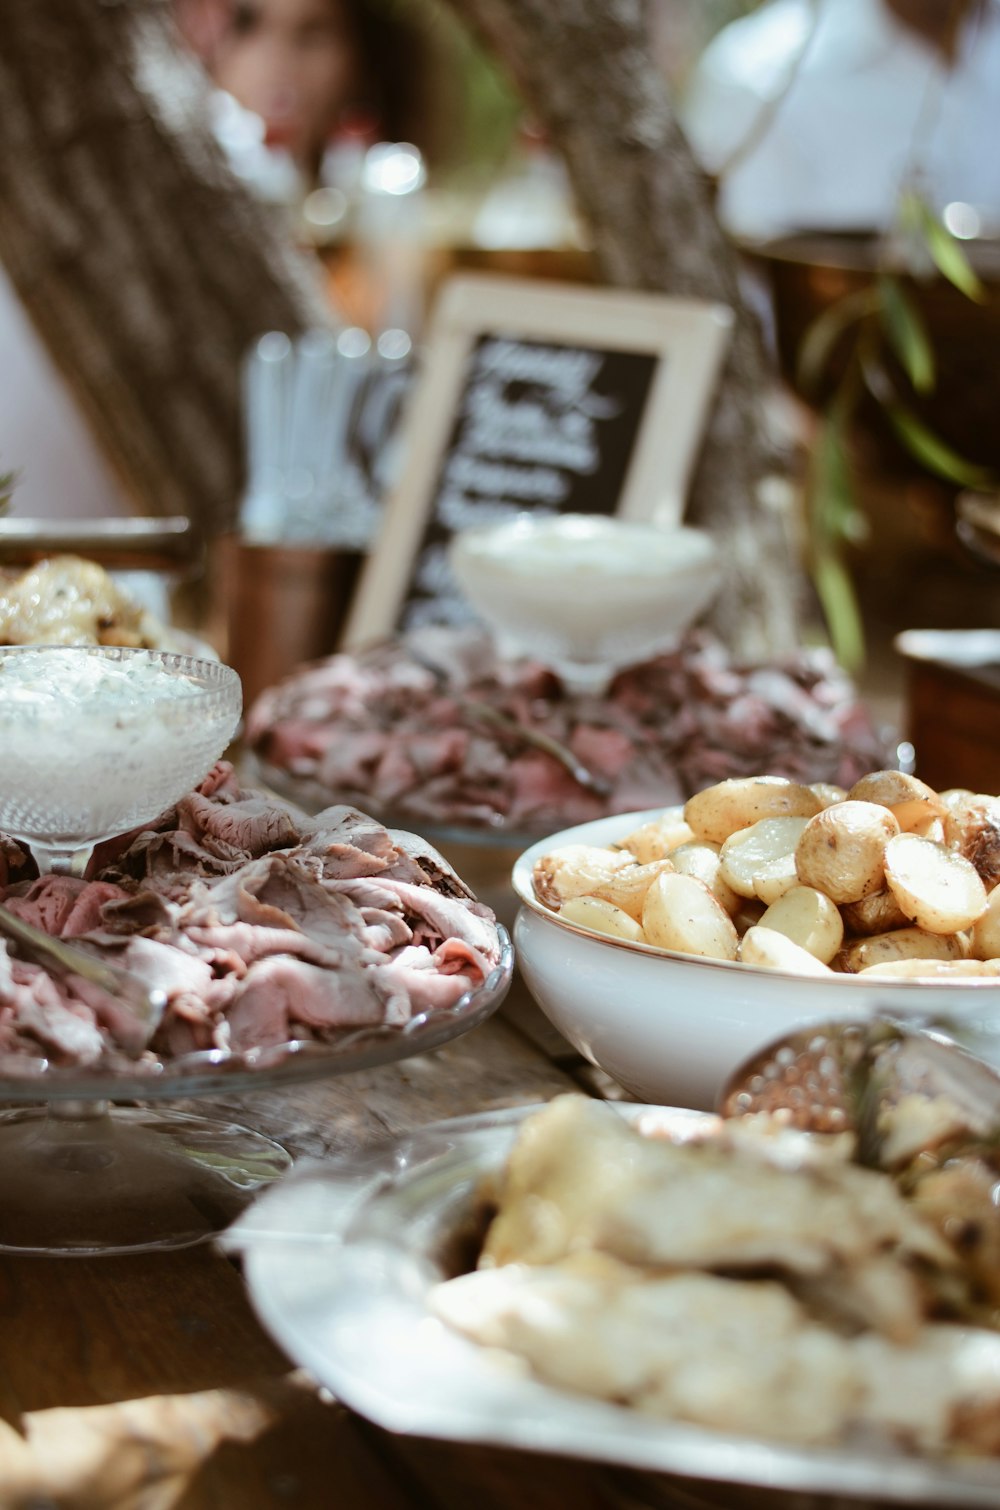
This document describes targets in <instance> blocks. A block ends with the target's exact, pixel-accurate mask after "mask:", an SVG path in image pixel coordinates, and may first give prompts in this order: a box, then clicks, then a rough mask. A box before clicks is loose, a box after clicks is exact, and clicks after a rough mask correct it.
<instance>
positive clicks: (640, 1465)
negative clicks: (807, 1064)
mask: <svg viewBox="0 0 1000 1510" xmlns="http://www.w3.org/2000/svg"><path fill="white" fill-rule="evenodd" d="M535 1109H536V1108H534V1107H524V1108H515V1109H512V1110H506V1111H499V1112H490V1113H486V1114H482V1115H478V1116H472V1117H462V1118H458V1119H456V1120H454V1121H450V1122H440V1123H436V1124H434V1125H432V1126H430V1127H427V1128H424V1129H422V1130H420V1131H419V1132H416V1133H413V1134H411V1135H410V1136H408V1137H404V1138H401V1139H398V1140H396V1141H395V1142H394V1143H392V1144H389V1145H382V1146H381V1147H380V1148H378V1149H376V1150H375V1151H373V1152H369V1153H367V1154H363V1155H359V1156H358V1157H357V1158H356V1159H353V1160H352V1159H338V1160H335V1161H333V1162H331V1163H328V1164H324V1165H322V1166H314V1167H313V1168H311V1169H309V1170H305V1171H303V1172H301V1173H298V1174H293V1175H292V1176H291V1177H289V1178H286V1179H285V1180H283V1181H281V1182H280V1183H279V1184H277V1185H276V1186H274V1187H273V1188H272V1189H271V1190H270V1191H269V1192H268V1193H267V1194H265V1195H263V1196H261V1197H258V1199H257V1200H256V1201H255V1202H254V1203H253V1204H252V1205H251V1206H250V1207H249V1209H248V1210H247V1211H245V1212H244V1213H243V1215H242V1216H241V1217H240V1218H239V1220H238V1221H237V1222H236V1223H235V1224H234V1225H233V1226H232V1227H231V1228H230V1229H229V1231H228V1232H227V1233H226V1234H224V1236H223V1239H222V1241H223V1243H224V1244H225V1245H226V1246H228V1247H229V1248H231V1249H233V1250H235V1251H239V1252H242V1253H243V1255H244V1259H245V1273H246V1276H247V1279H248V1283H249V1286H250V1294H251V1298H252V1300H253V1302H254V1305H255V1307H256V1309H257V1312H258V1314H259V1316H260V1318H261V1320H262V1321H263V1323H264V1325H265V1326H266V1327H267V1328H268V1329H269V1330H270V1332H271V1333H272V1335H273V1336H274V1337H275V1338H276V1339H277V1341H278V1342H279V1343H280V1345H281V1346H282V1347H283V1348H284V1349H285V1351H286V1352H287V1353H288V1355H289V1356H290V1357H291V1358H293V1359H294V1360H295V1361H296V1362H297V1363H299V1364H301V1365H302V1366H304V1367H305V1368H307V1369H308V1370H309V1371H310V1372H311V1373H312V1375H313V1376H314V1377H315V1378H316V1379H317V1380H319V1381H320V1382H321V1383H322V1384H325V1385H326V1386H327V1387H328V1388H329V1389H330V1390H331V1391H332V1392H333V1393H334V1395H335V1396H336V1397H337V1399H338V1400H339V1401H340V1402H341V1403H342V1404H344V1405H346V1406H347V1407H349V1408H350V1409H352V1410H356V1411H358V1412H360V1413H361V1414H362V1415H364V1416H366V1417H368V1418H369V1419H370V1420H372V1421H373V1422H375V1424H376V1425H378V1426H380V1427H382V1428H384V1429H386V1430H389V1431H395V1432H405V1433H410V1434H414V1435H418V1436H428V1437H437V1438H441V1439H443V1440H447V1441H456V1442H476V1443H480V1444H484V1445H491V1446H502V1447H513V1448H517V1449H521V1450H528V1451H537V1452H545V1453H556V1454H563V1455H568V1456H572V1457H577V1458H586V1459H590V1460H593V1461H596V1462H599V1463H605V1464H612V1465H617V1466H618V1467H619V1468H626V1469H633V1470H639V1471H641V1472H643V1473H671V1474H676V1475H681V1476H683V1477H684V1478H685V1479H694V1480H700V1481H702V1482H703V1483H705V1484H706V1485H720V1484H723V1485H732V1486H741V1487H746V1486H756V1487H758V1488H761V1489H766V1490H767V1492H768V1494H769V1496H770V1498H769V1501H768V1502H769V1503H771V1504H773V1505H774V1506H775V1510H778V1507H780V1506H783V1505H787V1506H788V1507H789V1510H792V1506H794V1507H795V1510H804V1507H805V1506H809V1507H810V1510H811V1507H812V1506H814V1505H815V1506H817V1507H818V1506H819V1505H825V1506H828V1507H830V1506H832V1505H833V1503H834V1501H833V1500H831V1498H830V1497H831V1496H835V1497H836V1500H835V1503H836V1505H838V1506H843V1507H844V1510H846V1503H845V1502H849V1503H850V1504H851V1505H858V1504H859V1502H860V1503H861V1504H865V1505H886V1506H888V1505H902V1504H906V1505H920V1506H925V1507H928V1506H932V1505H933V1506H939V1507H940V1506H943V1505H947V1506H950V1507H953V1510H958V1507H972V1506H979V1507H991V1510H995V1507H996V1506H997V1505H998V1504H1000V1461H991V1460H988V1459H976V1460H972V1459H967V1460H965V1461H958V1460H948V1461H945V1460H940V1459H929V1458H920V1457H914V1456H908V1455H906V1454H904V1453H902V1452H894V1451H890V1450H889V1449H885V1450H879V1449H878V1448H875V1447H872V1446H865V1447H857V1448H854V1447H850V1448H848V1447H844V1448H840V1449H837V1450H833V1449H824V1450H818V1449H815V1450H812V1449H804V1448H800V1447H796V1446H787V1445H784V1444H781V1443H773V1442H763V1441H757V1440H753V1439H750V1438H745V1437H735V1436H729V1435H726V1434H724V1433H721V1432H713V1431H708V1430H705V1429H702V1428H697V1427H694V1426H688V1425H685V1424H683V1423H672V1422H669V1421H662V1420H658V1419H657V1420H654V1419H651V1418H648V1417H644V1416H643V1415H641V1414H640V1413H639V1412H637V1411H633V1410H629V1409H627V1408H625V1407H623V1406H617V1405H611V1404H606V1403H604V1402H603V1401H599V1400H594V1399H589V1398H587V1397H586V1396H583V1395H574V1394H571V1393H569V1392H568V1391H563V1390H559V1389H556V1388H553V1387H551V1386H549V1385H546V1384H542V1383H540V1382H539V1381H537V1380H535V1379H531V1378H528V1377H526V1376H524V1375H523V1374H521V1373H520V1372H516V1371H514V1370H512V1369H510V1368H508V1367H505V1366H503V1364H501V1363H498V1361H497V1360H496V1358H495V1357H494V1356H493V1355H492V1354H491V1352H490V1351H489V1350H488V1349H485V1348H481V1347H478V1346H477V1345H475V1344H474V1343H472V1342H469V1341H467V1340H466V1339H465V1338H463V1337H460V1336H459V1335H457V1334H456V1333H453V1332H452V1331H451V1330H450V1329H448V1328H446V1327H445V1326H444V1325H443V1324H442V1323H441V1322H439V1321H438V1320H437V1319H436V1318H435V1317H434V1316H432V1315H431V1313H430V1311H429V1309H428V1305H427V1294H428V1291H429V1289H430V1287H431V1286H432V1285H433V1284H435V1283H437V1282H438V1281H439V1280H441V1279H443V1278H445V1277H447V1276H448V1275H449V1274H451V1273H455V1272H459V1271H460V1270H461V1269H462V1268H463V1267H465V1264H464V1263H462V1262H461V1259H460V1256H459V1255H460V1253H461V1249H462V1245H463V1244H464V1247H465V1250H466V1261H468V1249H469V1246H470V1239H471V1238H472V1219H473V1215H474V1206H475V1193H476V1191H477V1189H478V1188H479V1186H480V1184H481V1182H482V1180H483V1177H484V1176H485V1175H487V1174H488V1173H491V1172H493V1171H496V1170H498V1169H499V1167H500V1166H501V1164H502V1162H503V1160H504V1158H505V1156H506V1154H507V1151H508V1149H509V1148H510V1145H511V1143H512V1142H513V1139H514V1137H515V1135H516V1133H517V1129H518V1126H519V1125H520V1123H521V1122H522V1121H523V1119H524V1118H525V1117H526V1116H527V1115H529V1114H530V1112H532V1111H534V1110H535ZM615 1109H616V1110H617V1111H619V1112H621V1113H622V1114H623V1115H625V1116H630V1117H631V1116H642V1117H646V1118H650V1119H654V1120H655V1121H656V1122H657V1123H658V1124H659V1125H660V1126H661V1127H663V1128H664V1129H665V1130H668V1131H669V1132H670V1133H671V1135H673V1136H678V1135H680V1136H683V1135H684V1132H685V1130H687V1132H688V1133H689V1134H690V1133H691V1132H692V1131H694V1132H696V1131H698V1130H699V1129H701V1128H703V1127H704V1126H705V1124H706V1123H707V1122H710V1121H711V1120H713V1119H711V1118H710V1117H708V1115H707V1114H705V1113H700V1112H692V1111H683V1110H676V1109H673V1108H662V1107H660V1108H653V1107H642V1106H616V1108H615ZM713 1502H714V1501H713ZM718 1503H720V1504H726V1505H728V1504H731V1503H732V1501H731V1499H730V1498H728V1497H725V1498H723V1499H722V1500H719V1501H718Z"/></svg>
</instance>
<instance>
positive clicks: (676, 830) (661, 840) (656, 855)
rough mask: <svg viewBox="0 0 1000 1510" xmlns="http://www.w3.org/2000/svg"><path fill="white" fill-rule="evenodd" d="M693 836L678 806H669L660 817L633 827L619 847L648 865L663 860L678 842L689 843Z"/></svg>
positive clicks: (642, 863)
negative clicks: (639, 826) (638, 826)
mask: <svg viewBox="0 0 1000 1510" xmlns="http://www.w3.org/2000/svg"><path fill="white" fill-rule="evenodd" d="M693 838H694V832H693V830H692V829H691V827H690V825H689V824H687V823H685V822H684V819H683V817H682V816H681V810H680V808H671V809H669V810H668V811H667V812H665V813H664V814H663V815H662V816H661V817H659V818H654V819H653V820H652V822H650V823H644V824H643V825H642V827H641V828H636V829H633V830H632V832H631V833H630V834H629V835H628V836H627V837H626V838H624V839H621V840H619V848H620V849H627V850H628V851H629V853H630V854H631V855H633V856H634V857H635V859H636V860H638V862H639V864H640V865H649V864H650V863H651V862H652V861H653V860H664V859H666V857H667V856H668V855H669V854H670V853H671V851H672V850H675V849H676V848H677V846H678V845H679V844H689V843H690V842H691V840H692V839H693Z"/></svg>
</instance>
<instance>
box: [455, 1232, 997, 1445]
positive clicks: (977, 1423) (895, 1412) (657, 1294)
mask: <svg viewBox="0 0 1000 1510" xmlns="http://www.w3.org/2000/svg"><path fill="white" fill-rule="evenodd" d="M430 1305H431V1309H432V1310H433V1312H434V1313H435V1314H436V1315H437V1316H438V1317H439V1318H440V1319H441V1320H443V1321H445V1322H446V1323H447V1324H448V1325H450V1326H452V1327H454V1328H455V1329H456V1330H457V1331H459V1332H462V1333H463V1334H464V1335H465V1336H467V1337H470V1338H471V1339H473V1340H474V1341H476V1342H479V1343H482V1344H485V1345H486V1346H488V1347H492V1348H503V1349H505V1350H507V1351H509V1352H511V1353H513V1354H514V1355H516V1356H517V1357H519V1358H521V1359H522V1360H524V1361H525V1362H527V1364H528V1365H529V1366H530V1368H531V1370H532V1371H533V1372H534V1373H535V1374H536V1376H537V1377H538V1378H540V1379H542V1380H544V1381H545V1382H546V1383H548V1384H552V1385H555V1386H557V1387H559V1388H562V1389H569V1390H575V1391H578V1392H580V1393H583V1394H587V1395H591V1396H597V1397H599V1398H601V1399H605V1400H611V1401H615V1402H617V1403H623V1404H628V1405H632V1406H634V1407H636V1408H638V1409H639V1410H641V1411H643V1412H645V1413H647V1414H650V1415H653V1416H656V1417H663V1418H667V1419H670V1420H680V1421H689V1422H692V1423H694V1424H697V1425H699V1426H706V1427H715V1428H717V1429H720V1430H723V1431H725V1432H726V1433H727V1434H730V1433H734V1432H736V1433H743V1434H745V1435H747V1436H756V1437H764V1438H769V1439H771V1440H774V1441H784V1442H796V1443H803V1444H810V1445H820V1444H831V1443H835V1442H840V1441H844V1440H847V1439H849V1438H850V1436H851V1435H852V1434H853V1433H855V1432H856V1431H857V1430H858V1429H859V1428H865V1429H866V1430H867V1432H868V1433H869V1437H870V1434H871V1432H872V1430H873V1429H874V1430H875V1431H876V1432H878V1433H880V1434H883V1435H884V1436H885V1437H886V1438H887V1439H888V1440H889V1441H891V1442H892V1443H894V1444H897V1445H900V1446H903V1447H907V1448H917V1449H919V1450H922V1451H925V1452H941V1451H944V1450H947V1449H948V1448H950V1447H956V1446H960V1447H962V1448H972V1449H974V1450H976V1451H980V1452H990V1453H996V1452H997V1451H998V1449H1000V1336H997V1334H996V1333H993V1332H987V1331H980V1330H975V1329H971V1328H963V1327H954V1326H927V1327H925V1328H923V1330H922V1331H921V1333H920V1335H919V1337H918V1338H917V1339H916V1340H915V1341H914V1342H913V1343H912V1344H910V1345H906V1346H900V1345H898V1344H896V1343H894V1342H891V1341H888V1340H887V1339H886V1338H884V1337H881V1336H879V1335H877V1334H875V1333H867V1334H865V1335H863V1336H860V1337H855V1338H845V1337H841V1336H839V1335H837V1334H836V1333H835V1332H832V1331H828V1330H827V1329H825V1328H824V1327H822V1326H820V1325H818V1324H817V1323H816V1321H815V1320H814V1319H813V1318H812V1317H811V1316H810V1315H809V1314H808V1312H807V1311H806V1310H805V1309H804V1308H803V1307H802V1306H801V1305H800V1304H799V1303H798V1302H797V1301H796V1300H795V1299H794V1298H793V1297H792V1296H791V1295H789V1294H788V1292H787V1291H786V1290H784V1289H783V1287H782V1286H781V1285H780V1284H778V1283H775V1282H774V1281H771V1280H733V1279H723V1278H719V1277H717V1276H715V1275H706V1274H673V1275H657V1274H649V1273H644V1272H643V1271H641V1270H638V1269H635V1268H632V1267H630V1266H629V1265H626V1264H622V1263H619V1262H618V1261H617V1260H615V1259H611V1258H608V1257H607V1256H606V1255H605V1254H599V1253H592V1252H591V1253H575V1254H572V1255H571V1256H570V1257H568V1258H566V1259H564V1260H562V1262H560V1263H558V1264H551V1265H544V1266H542V1267H537V1268H536V1267H533V1266H529V1265H526V1264H511V1265H508V1266H507V1267H505V1268H502V1269H492V1270H478V1271H477V1272H475V1273H472V1274H465V1275H462V1276H460V1277H459V1278H457V1279H452V1280H449V1281H447V1282H446V1283H444V1284H442V1285H438V1286H436V1287H435V1288H434V1290H433V1291H432V1292H431V1296H430Z"/></svg>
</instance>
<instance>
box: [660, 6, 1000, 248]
mask: <svg viewBox="0 0 1000 1510" xmlns="http://www.w3.org/2000/svg"><path fill="white" fill-rule="evenodd" d="M814 9H815V8H814V6H813V5H811V4H810V3H809V0H770V3H768V4H765V5H763V6H762V7H761V8H760V10H758V11H756V12H754V14H753V15H751V16H748V17H746V18H744V19H743V20H740V21H736V22H734V23H733V24H732V25H730V26H727V27H725V28H723V30H722V31H721V32H720V33H719V34H718V35H717V36H716V37H715V38H714V40H713V41H712V42H711V43H710V44H709V46H708V48H707V49H706V50H705V53H704V54H703V56H702V58H701V60H700V62H699V65H698V68H697V69H696V71H695V76H694V79H693V82H692V86H691V89H690V91H689V94H688V97H687V99H686V101H685V103H684V106H683V109H682V120H683V123H684V127H685V130H686V133H687V135H688V138H689V140H690V142H691V144H692V146H693V148H694V150H695V152H696V154H697V155H698V156H699V158H700V159H701V161H702V163H703V164H704V166H705V167H706V168H707V169H708V170H709V171H710V172H713V173H715V172H717V171H718V170H719V168H720V167H721V166H722V165H723V164H724V163H725V161H726V160H727V159H728V158H729V157H730V155H731V154H732V153H733V152H734V151H735V150H736V149H737V148H738V146H739V144H740V143H741V142H743V141H744V140H745V139H746V138H747V136H748V134H749V135H751V136H752V135H753V132H754V129H755V128H754V123H755V122H756V121H758V120H761V122H762V124H763V121H764V120H765V119H766V116H767V113H768V112H769V110H770V109H771V105H772V102H774V101H775V100H778V101H779V103H778V104H777V107H776V109H775V112H774V115H773V117H772V119H771V120H770V122H769V123H768V124H767V125H766V127H765V128H764V129H763V130H762V132H761V135H760V137H759V139H758V140H756V142H755V143H754V145H753V146H752V147H751V149H750V151H749V152H748V154H747V155H746V156H745V157H741V158H740V159H739V161H738V162H736V164H735V165H734V167H733V168H732V170H731V171H730V172H728V173H726V174H725V175H724V177H723V181H722V185H721V189H720V197H719V213H720V217H721V219H722V222H723V224H724V225H725V227H726V228H727V230H729V231H730V232H731V233H732V234H734V235H736V236H737V237H740V238H747V239H756V238H760V239H764V238H767V237H771V236H780V235H783V234H787V233H790V232H794V231H805V230H832V231H836V230H842V231H851V230H858V231H871V230H881V229H882V228H884V226H885V225H886V224H887V222H888V221H890V220H891V218H892V215H893V211H894V208H895V205H896V202H897V199H898V196H899V192H900V189H901V187H902V185H903V182H904V179H906V178H908V177H909V176H910V174H911V172H912V170H913V169H914V168H916V169H917V170H918V171H919V187H920V189H921V192H922V193H923V194H924V195H925V197H926V198H928V199H929V201H930V202H931V204H932V205H934V207H935V208H937V209H938V210H940V209H942V208H943V207H944V206H945V205H946V204H948V203H950V202H953V201H964V202H966V203H968V204H971V205H973V206H974V207H975V208H976V209H977V210H978V211H979V213H980V216H981V218H982V220H983V224H984V229H989V228H990V226H991V224H992V225H994V226H998V225H1000V151H998V150H997V148H996V143H997V141H998V140H1000V0H989V3H988V4H987V5H986V6H985V7H984V11H983V15H982V18H981V20H979V21H978V22H977V21H976V20H973V21H972V22H971V23H970V24H968V25H967V26H966V28H965V31H964V33H963V36H962V39H961V41H960V45H959V53H958V57H957V59H956V62H955V64H954V66H953V67H949V65H948V62H947V60H946V59H945V58H944V57H943V56H942V55H941V54H940V53H939V52H938V51H937V50H936V49H934V48H933V47H931V45H930V44H929V43H928V42H926V41H925V40H924V39H923V38H921V37H920V36H918V35H917V34H916V33H915V32H912V31H910V30H909V29H908V28H907V27H905V26H903V25H902V24H901V23H900V22H898V21H897V20H896V18H895V17H894V16H893V14H892V13H891V11H889V10H888V8H887V7H886V6H885V5H883V3H882V0H819V5H818V11H819V15H818V21H816V22H815V23H814V19H813V18H814ZM814 25H815V29H813V28H814ZM803 48H804V49H805V51H804V52H803ZM800 54H801V61H797V60H798V59H799V57H800ZM789 79H791V83H790V85H789V86H788V90H787V94H785V95H784V97H783V98H779V97H780V96H781V95H782V91H783V90H784V89H785V87H786V84H787V82H788V80H789Z"/></svg>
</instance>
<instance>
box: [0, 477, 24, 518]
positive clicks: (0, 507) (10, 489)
mask: <svg viewBox="0 0 1000 1510" xmlns="http://www.w3.org/2000/svg"><path fill="white" fill-rule="evenodd" d="M19 478H20V473H18V472H0V514H5V513H6V512H7V507H8V505H9V503H10V500H11V498H12V497H13V494H14V489H15V488H16V487H17V484H18V481H19Z"/></svg>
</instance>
